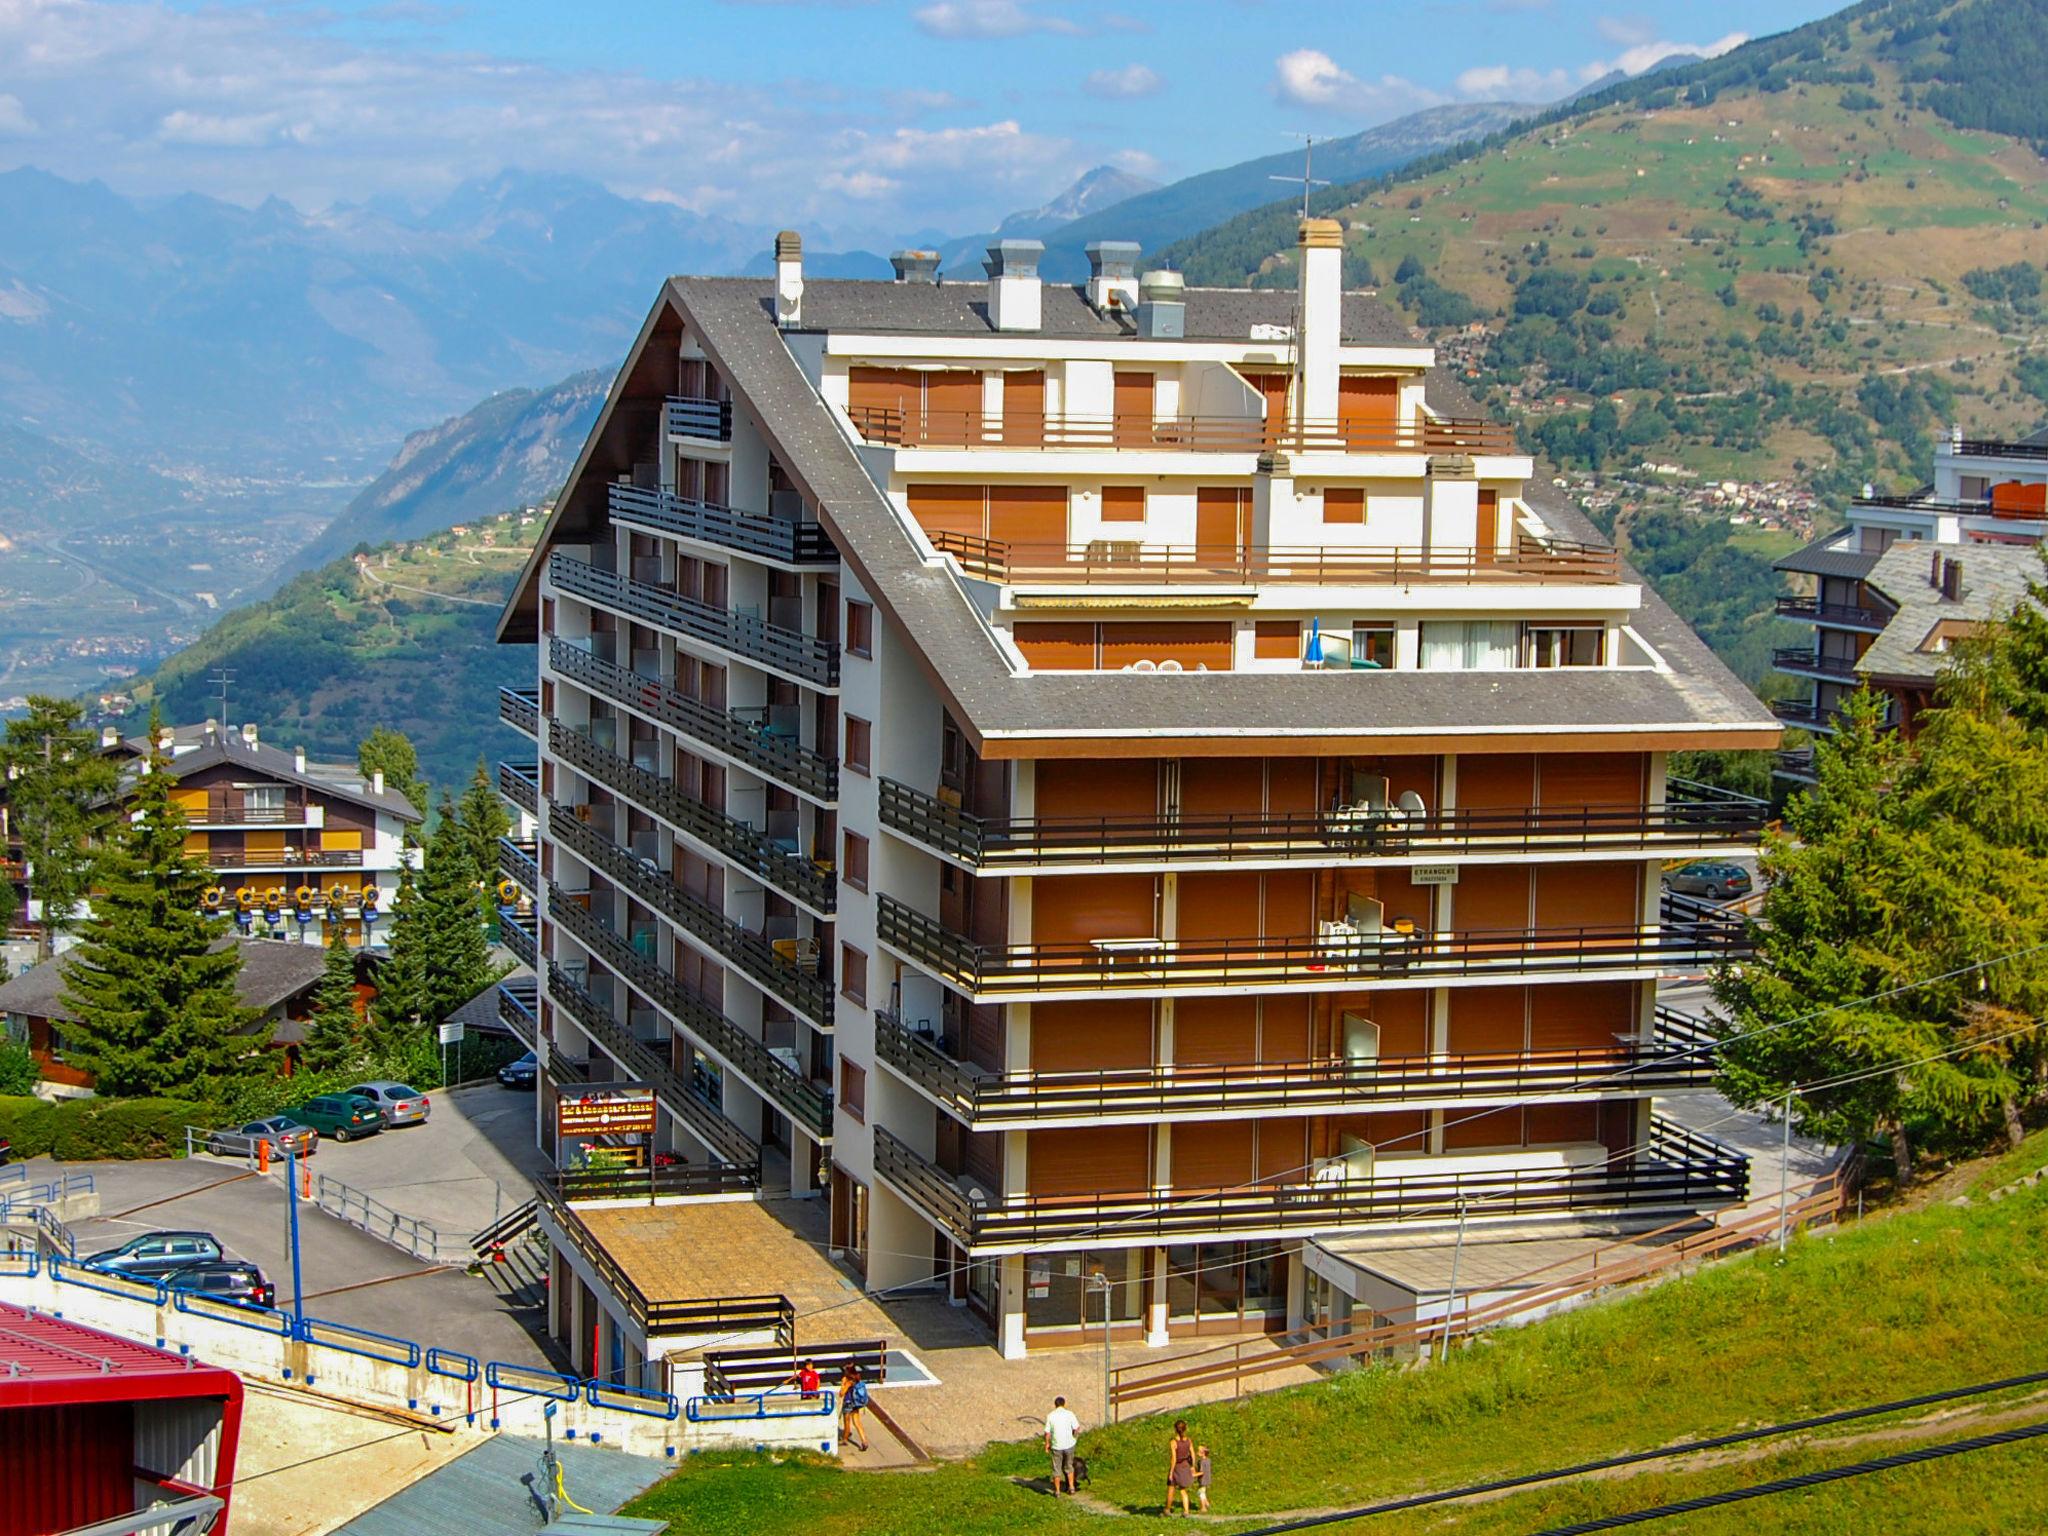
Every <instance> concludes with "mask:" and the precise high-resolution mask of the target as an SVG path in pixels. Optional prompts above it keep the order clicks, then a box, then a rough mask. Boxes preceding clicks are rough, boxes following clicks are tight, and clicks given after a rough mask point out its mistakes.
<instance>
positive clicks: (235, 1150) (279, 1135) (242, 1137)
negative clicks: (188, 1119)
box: [206, 1115, 320, 1158]
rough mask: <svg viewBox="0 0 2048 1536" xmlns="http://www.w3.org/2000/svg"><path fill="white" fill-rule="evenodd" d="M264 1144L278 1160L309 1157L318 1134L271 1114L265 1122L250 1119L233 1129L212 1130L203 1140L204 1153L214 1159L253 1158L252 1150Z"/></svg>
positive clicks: (307, 1127) (283, 1117)
mask: <svg viewBox="0 0 2048 1536" xmlns="http://www.w3.org/2000/svg"><path fill="white" fill-rule="evenodd" d="M266 1142H267V1143H268V1144H269V1146H270V1155H271V1156H272V1157H278V1158H281V1157H283V1156H284V1155H285V1153H287V1152H289V1153H291V1154H292V1155H293V1156H294V1157H311V1156H312V1155H313V1152H314V1149H315V1148H317V1147H318V1146H319V1144H320V1133H319V1132H318V1131H316V1130H314V1129H313V1127H311V1126H310V1125H301V1124H300V1123H299V1122H298V1121H297V1120H294V1119H293V1118H292V1117H291V1116H290V1115H272V1116H271V1117H270V1118H269V1119H268V1120H251V1121H250V1122H249V1123H248V1124H247V1125H243V1126H239V1127H237V1128H236V1129H234V1130H226V1131H215V1132H214V1133H213V1134H212V1135H211V1136H209V1137H207V1138H206V1150H207V1151H209V1152H211V1153H212V1154H213V1155H214V1156H215V1157H254V1156H255V1155H256V1149H257V1148H258V1147H259V1146H261V1145H263V1144H264V1143H266Z"/></svg>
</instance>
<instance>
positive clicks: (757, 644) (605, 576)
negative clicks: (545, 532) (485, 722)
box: [535, 550, 839, 730]
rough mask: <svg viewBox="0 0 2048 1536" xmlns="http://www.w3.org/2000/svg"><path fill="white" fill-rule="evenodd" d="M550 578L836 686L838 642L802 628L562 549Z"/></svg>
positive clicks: (635, 614) (631, 613)
mask: <svg viewBox="0 0 2048 1536" xmlns="http://www.w3.org/2000/svg"><path fill="white" fill-rule="evenodd" d="M548 578H549V579H550V580H551V581H553V582H554V584H555V585H556V586H557V587H559V588H560V589H561V590H562V591H564V592H567V593H568V594H570V595H571V596H572V597H578V598H581V599H583V600H584V601H585V602H590V603H597V604H600V605H602V606H604V607H606V608H610V609H613V610H615V611H617V612H619V613H621V614H624V615H626V616H627V617H628V618H633V619H638V620H639V621H640V622H641V623H643V624H652V625H655V626H657V627H659V628H662V629H666V630H669V631H671V632H673V633H675V634H679V635H683V636H686V637H688V638H689V639H691V640H695V641H697V642H699V643H700V644H703V645H708V646H712V647H714V648H715V649H718V650H721V651H725V652H727V653H728V654H730V655H733V656H736V657H738V658H739V659H740V660H741V661H747V662H753V663H755V664H756V665H759V666H763V667H768V668H771V669H773V670H775V671H778V672H783V673H786V674H788V675H789V676H791V677H793V678H795V679H796V680H797V681H799V682H804V683H809V684H810V685H811V686H813V687H816V688H837V687H838V686H839V647H838V646H836V645H828V644H826V643H825V642H824V641H822V640H814V639H812V638H811V637H810V636H809V635H807V634H805V633H803V632H802V631H801V630H795V629H785V628H783V627H782V626H781V625H780V624H770V623H769V622H768V621H767V620H765V619H759V618H755V617H754V616H753V615H752V614H747V613H738V612H735V611H734V610H733V609H730V608H720V607H718V606H716V605H715V604H712V603H706V602H700V601H699V600H698V599H696V598H694V597H684V596H682V595H681V594H680V593H676V592H671V591H669V590H668V589H667V588H665V587H657V586H654V585H652V584H651V583H648V582H644V581H635V580H633V579H632V578H631V577H630V576H621V575H619V574H618V572H616V571H607V570H603V569H600V568H599V567H598V566H595V565H592V564H591V563H590V562H589V561H588V560H578V559H577V558H576V557H575V556H573V555H569V554H565V553H563V552H562V551H561V550H556V551H555V553H553V554H552V555H550V556H549V557H548ZM535 729H536V730H538V726H536V727H535Z"/></svg>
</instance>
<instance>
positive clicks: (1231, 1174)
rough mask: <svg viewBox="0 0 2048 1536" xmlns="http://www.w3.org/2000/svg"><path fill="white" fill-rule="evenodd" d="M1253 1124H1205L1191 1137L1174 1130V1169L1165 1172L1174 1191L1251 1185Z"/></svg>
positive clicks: (1222, 1121)
mask: <svg viewBox="0 0 2048 1536" xmlns="http://www.w3.org/2000/svg"><path fill="white" fill-rule="evenodd" d="M1254 1124H1255V1123H1254V1122H1253V1121H1250V1120H1235V1121H1232V1120H1221V1121H1217V1120H1211V1121H1205V1122H1203V1124H1202V1125H1201V1127H1200V1129H1199V1130H1197V1129H1195V1128H1194V1127H1193V1126H1189V1127H1186V1128H1185V1129H1186V1130H1188V1131H1190V1132H1192V1134H1188V1135H1183V1134H1181V1131H1182V1129H1183V1128H1182V1127H1179V1126H1176V1127H1175V1134H1174V1138H1173V1154H1172V1155H1173V1166H1172V1168H1171V1169H1170V1170H1168V1176H1169V1178H1170V1179H1171V1180H1172V1183H1173V1187H1174V1189H1175V1190H1176V1191H1180V1190H1190V1189H1234V1188H1236V1187H1237V1186H1238V1185H1240V1184H1249V1183H1250V1182H1251V1181H1252V1152H1253V1148H1252V1143H1253V1139H1254V1136H1255V1130H1254Z"/></svg>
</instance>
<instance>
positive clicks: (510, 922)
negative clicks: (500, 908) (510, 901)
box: [498, 912, 540, 966]
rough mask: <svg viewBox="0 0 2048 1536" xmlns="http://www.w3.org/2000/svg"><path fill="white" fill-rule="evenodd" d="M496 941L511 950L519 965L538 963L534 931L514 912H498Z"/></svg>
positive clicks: (537, 946)
mask: <svg viewBox="0 0 2048 1536" xmlns="http://www.w3.org/2000/svg"><path fill="white" fill-rule="evenodd" d="M498 942H499V943H501V944H503V945H504V946H505V948H507V949H508V950H510V951H511V952H512V958H513V959H515V960H517V961H518V962H519V963H520V964H521V965H528V966H531V965H536V964H538V960H537V956H538V954H539V952H540V951H539V943H538V940H537V938H536V937H535V934H534V931H533V930H532V929H531V928H529V927H527V926H526V925H525V924H523V923H521V922H520V920H519V915H518V914H517V913H515V912H500V913H499V914H498Z"/></svg>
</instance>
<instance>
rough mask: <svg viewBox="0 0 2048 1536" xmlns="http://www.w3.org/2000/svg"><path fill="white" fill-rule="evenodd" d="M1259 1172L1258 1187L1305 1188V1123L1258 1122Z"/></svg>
mask: <svg viewBox="0 0 2048 1536" xmlns="http://www.w3.org/2000/svg"><path fill="white" fill-rule="evenodd" d="M1258 1127H1259V1170H1258V1180H1259V1182H1260V1183H1261V1184H1306V1183H1307V1182H1308V1170H1309V1150H1308V1122H1307V1121H1306V1120H1261V1121H1259V1122H1258Z"/></svg>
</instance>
